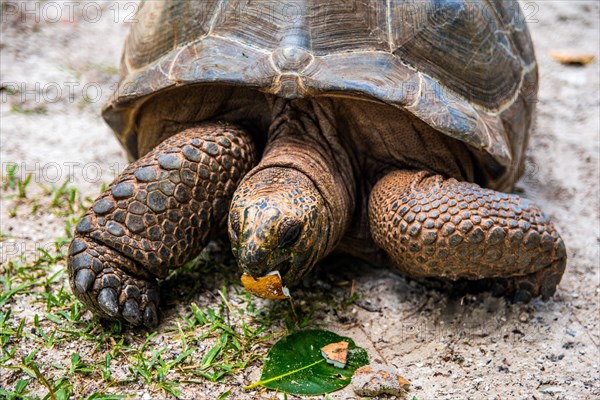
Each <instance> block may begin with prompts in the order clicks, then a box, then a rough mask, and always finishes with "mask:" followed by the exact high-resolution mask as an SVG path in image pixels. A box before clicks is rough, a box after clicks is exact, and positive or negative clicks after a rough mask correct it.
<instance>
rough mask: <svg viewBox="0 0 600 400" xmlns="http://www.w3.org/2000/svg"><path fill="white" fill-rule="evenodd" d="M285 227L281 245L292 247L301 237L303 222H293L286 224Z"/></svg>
mask: <svg viewBox="0 0 600 400" xmlns="http://www.w3.org/2000/svg"><path fill="white" fill-rule="evenodd" d="M284 229H285V231H284V232H283V234H282V235H281V242H280V246H281V247H290V246H291V245H293V244H294V243H296V242H297V241H298V238H299V237H300V232H301V231H302V224H300V223H293V224H290V225H288V226H286V227H285V228H284Z"/></svg>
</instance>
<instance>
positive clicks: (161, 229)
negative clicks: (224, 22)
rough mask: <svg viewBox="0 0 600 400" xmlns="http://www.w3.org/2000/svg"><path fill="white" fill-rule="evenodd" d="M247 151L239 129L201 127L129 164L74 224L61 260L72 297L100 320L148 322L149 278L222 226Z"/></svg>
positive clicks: (192, 252)
mask: <svg viewBox="0 0 600 400" xmlns="http://www.w3.org/2000/svg"><path fill="white" fill-rule="evenodd" d="M254 153H255V150H254V146H253V144H252V140H251V139H250V137H249V135H248V134H247V133H245V132H244V131H243V130H241V129H240V128H238V127H234V126H230V125H222V124H206V125H202V126H198V127H195V128H190V129H186V130H184V131H182V132H180V133H178V134H176V135H174V136H172V137H170V138H168V139H166V140H165V141H164V142H162V143H161V144H159V145H158V146H157V147H156V148H155V149H154V150H152V151H150V152H149V153H148V154H146V155H145V156H143V157H142V158H140V159H139V160H137V161H135V162H134V163H132V164H130V165H129V166H128V167H127V168H126V169H125V170H124V171H123V173H122V174H121V175H120V176H119V177H118V178H117V179H115V181H114V182H113V183H112V184H111V185H110V186H109V187H108V188H107V189H106V191H105V192H104V193H103V194H102V195H100V197H98V199H96V201H95V202H94V204H93V206H92V207H91V208H90V209H89V210H88V211H87V213H86V215H85V216H84V217H83V218H82V219H81V221H80V222H79V224H77V227H76V229H75V231H76V232H75V238H74V239H73V242H72V243H71V246H70V248H69V258H68V270H69V276H70V282H71V287H72V289H73V292H74V293H75V295H76V296H77V297H78V298H79V299H80V300H81V301H82V302H83V303H84V304H85V305H86V306H87V307H89V308H90V309H91V310H93V311H94V312H95V313H97V314H98V315H101V316H102V317H104V318H108V319H121V318H122V319H125V320H126V321H128V322H130V323H131V324H133V325H141V324H144V325H146V326H147V327H150V328H152V327H154V326H156V324H157V323H158V314H157V306H158V300H159V296H158V287H157V284H156V278H164V277H165V276H166V275H167V273H168V271H169V270H171V269H174V268H178V267H180V266H181V265H183V264H184V263H186V262H187V261H189V260H190V259H192V258H193V257H195V256H196V255H198V253H199V252H200V251H201V250H202V248H203V247H204V246H205V245H206V243H207V241H208V240H209V239H210V236H211V234H212V233H213V232H215V231H216V230H219V229H224V227H225V219H226V215H227V210H228V208H229V202H230V200H231V197H232V195H233V193H234V191H235V189H236V188H237V185H238V183H239V182H240V181H241V179H242V178H243V177H244V175H245V174H246V172H248V171H249V170H250V169H251V168H252V166H253V165H254V158H255V154H254Z"/></svg>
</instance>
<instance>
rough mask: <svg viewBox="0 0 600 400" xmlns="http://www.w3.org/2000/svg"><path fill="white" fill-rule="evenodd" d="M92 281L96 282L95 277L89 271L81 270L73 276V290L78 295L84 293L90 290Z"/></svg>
mask: <svg viewBox="0 0 600 400" xmlns="http://www.w3.org/2000/svg"><path fill="white" fill-rule="evenodd" d="M94 280H96V275H95V274H94V273H93V272H92V271H91V270H89V269H82V270H80V271H79V272H77V275H76V276H75V289H76V290H77V291H78V292H79V293H85V292H87V291H88V290H90V289H91V287H92V283H94Z"/></svg>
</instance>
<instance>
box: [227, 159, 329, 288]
mask: <svg viewBox="0 0 600 400" xmlns="http://www.w3.org/2000/svg"><path fill="white" fill-rule="evenodd" d="M329 220H330V217H329V211H328V209H327V207H326V205H325V201H324V199H323V197H322V196H321V195H320V193H319V191H318V190H317V188H316V187H315V185H314V184H313V182H312V181H311V180H310V179H309V178H308V177H307V176H306V175H304V174H303V173H301V172H299V171H297V170H295V169H293V168H283V167H270V168H266V169H263V170H260V171H258V172H256V173H254V174H252V173H251V175H249V176H247V177H246V178H245V179H244V181H243V182H242V183H241V184H240V186H239V187H238V189H237V191H236V192H235V194H234V197H233V200H232V202H231V208H230V211H229V238H230V240H231V246H232V250H233V254H234V255H235V257H236V259H237V262H238V265H239V266H240V268H241V269H242V271H243V273H244V274H247V275H250V276H252V277H253V278H259V277H262V276H265V275H267V274H268V273H269V272H273V271H278V272H279V273H280V274H281V278H282V281H283V284H284V285H289V284H292V283H294V282H297V281H298V280H299V279H300V278H301V277H302V276H304V275H305V274H306V273H307V272H308V271H309V270H310V269H311V268H312V267H313V265H314V264H315V262H316V261H317V260H318V259H319V258H320V257H321V255H322V253H323V252H324V250H325V248H326V244H327V243H326V242H327V238H328V236H329V235H328V231H329Z"/></svg>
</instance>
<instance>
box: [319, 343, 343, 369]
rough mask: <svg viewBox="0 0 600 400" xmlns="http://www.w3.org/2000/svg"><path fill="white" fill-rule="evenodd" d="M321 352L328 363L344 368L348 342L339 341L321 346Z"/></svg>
mask: <svg viewBox="0 0 600 400" xmlns="http://www.w3.org/2000/svg"><path fill="white" fill-rule="evenodd" d="M321 354H322V355H323V357H325V360H327V362H328V363H329V364H333V365H334V366H336V367H338V368H344V367H345V366H346V359H347V357H348V342H344V341H341V342H337V343H330V344H328V345H327V346H323V347H322V348H321Z"/></svg>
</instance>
